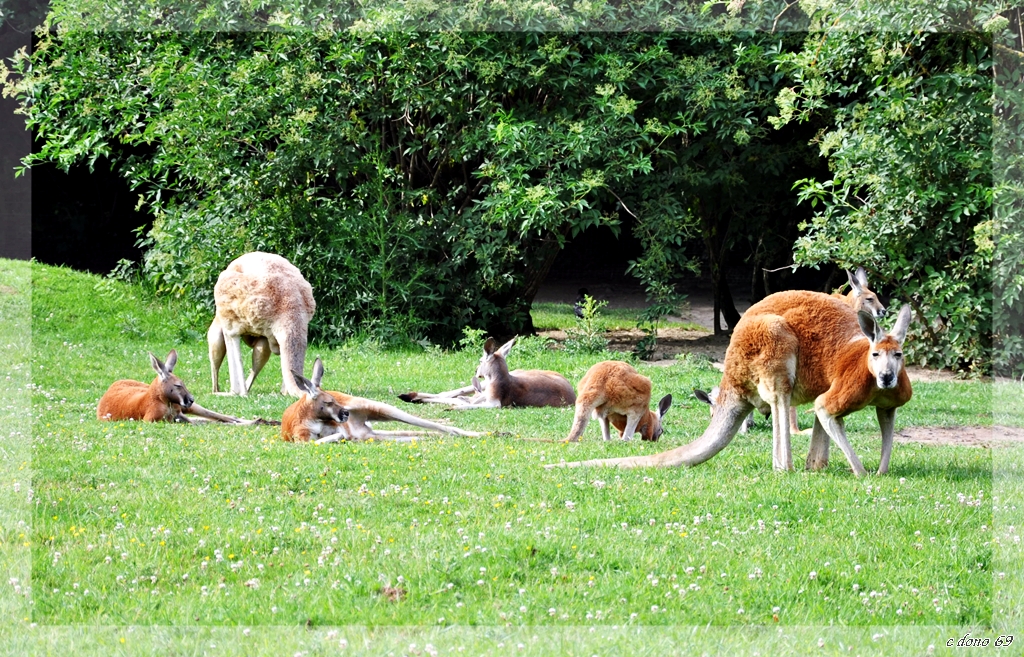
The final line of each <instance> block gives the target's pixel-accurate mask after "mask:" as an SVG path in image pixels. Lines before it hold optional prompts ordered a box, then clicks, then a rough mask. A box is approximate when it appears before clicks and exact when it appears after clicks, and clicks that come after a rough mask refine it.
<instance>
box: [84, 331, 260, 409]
mask: <svg viewBox="0 0 1024 657" xmlns="http://www.w3.org/2000/svg"><path fill="white" fill-rule="evenodd" d="M149 362H150V364H151V365H152V366H153V369H154V370H156V378H155V379H153V382H152V383H143V382H142V381H132V380H130V379H122V380H120V381H114V382H113V383H112V384H110V387H109V388H107V391H106V392H105V393H103V396H102V397H100V403H99V406H97V408H96V418H97V419H100V420H145V421H146V422H201V421H210V422H225V423H228V424H266V422H265V421H264V420H259V419H256V420H242V419H240V418H237V417H232V416H230V415H221V414H220V413H214V412H213V411H209V410H207V409H205V408H203V407H202V406H200V405H199V404H197V403H195V398H194V397H193V396H192V394H191V393H189V391H188V390H187V389H186V388H185V384H184V382H182V380H181V379H179V378H178V377H177V376H175V375H174V374H173V373H172V370H173V369H174V366H175V364H176V363H177V362H178V352H177V351H175V350H174V349H171V353H169V354H167V362H166V363H164V362H162V361H161V360H160V359H159V358H157V357H156V356H154V355H153V354H150V355H149ZM186 413H187V414H189V415H196V416H198V418H202V419H201V420H200V419H192V418H188V417H185V414H186Z"/></svg>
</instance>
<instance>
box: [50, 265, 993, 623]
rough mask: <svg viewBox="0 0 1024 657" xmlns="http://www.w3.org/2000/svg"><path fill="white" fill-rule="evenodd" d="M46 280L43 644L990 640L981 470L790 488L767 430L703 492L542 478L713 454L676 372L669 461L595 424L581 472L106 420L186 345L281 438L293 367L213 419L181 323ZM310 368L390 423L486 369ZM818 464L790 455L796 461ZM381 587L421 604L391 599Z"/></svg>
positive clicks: (339, 364)
mask: <svg viewBox="0 0 1024 657" xmlns="http://www.w3.org/2000/svg"><path fill="white" fill-rule="evenodd" d="M33 275H34V278H33V294H34V297H33V308H32V312H33V318H34V336H33V367H34V369H33V377H34V382H35V385H36V386H37V387H36V389H35V394H34V399H33V402H34V407H33V412H34V415H35V422H36V428H35V432H34V435H35V441H34V449H35V455H34V456H35V460H34V467H35V480H34V482H33V483H34V492H35V498H36V506H35V510H34V513H35V516H34V527H33V536H32V546H33V550H32V557H33V578H34V580H33V586H34V592H35V607H34V611H33V617H34V619H35V620H36V621H38V622H40V623H43V624H75V623H85V624H102V625H125V624H145V625H148V624H158V625H188V624H194V623H195V624H200V625H210V624H213V625H217V624H224V623H227V624H244V625H296V624H301V623H305V622H307V621H311V622H312V624H313V625H314V626H316V625H324V624H326V625H342V624H352V623H359V624H370V625H374V624H420V625H437V624H441V625H450V624H460V625H503V624H505V623H513V624H516V625H520V624H534V625H584V624H586V625H590V624H597V625H619V626H622V625H629V624H637V625H657V626H673V625H681V626H691V625H705V624H725V625H733V624H743V625H746V624H764V623H767V624H774V623H775V622H776V619H775V616H778V622H781V623H783V624H787V625H794V626H795V625H828V624H832V623H838V624H850V625H863V626H867V625H875V624H883V625H890V626H898V625H905V624H922V625H947V626H961V625H979V624H985V623H987V621H988V619H989V617H990V616H991V613H992V609H991V602H990V593H991V584H992V582H991V573H990V572H989V562H990V557H991V547H990V545H989V538H988V536H987V533H986V532H987V531H988V528H989V527H991V525H992V510H991V506H990V505H988V504H987V503H981V504H975V502H977V501H978V500H988V499H989V497H990V496H991V457H990V452H989V451H987V450H978V449H969V448H952V447H949V448H929V447H919V446H911V445H897V446H896V448H895V453H894V463H893V466H892V474H891V475H890V476H888V477H884V478H880V479H875V478H868V479H866V480H863V481H858V480H856V479H854V478H853V477H852V476H851V475H850V473H849V471H848V469H847V466H846V464H845V462H843V460H842V458H841V456H840V455H839V454H836V455H835V456H834V457H833V463H832V465H831V466H830V467H829V469H828V470H827V471H825V472H822V473H813V474H811V473H804V472H797V473H794V474H791V475H784V476H779V475H776V474H774V473H773V472H772V471H771V461H770V432H769V428H768V426H767V425H766V424H765V423H764V422H761V423H760V424H759V425H758V427H757V428H756V429H755V430H754V431H753V432H752V433H751V434H749V435H748V436H741V437H737V438H736V439H735V440H734V441H733V443H732V445H730V446H729V447H728V448H727V449H726V450H725V451H724V452H723V453H722V454H721V455H720V456H718V457H717V458H716V459H714V460H713V461H711V462H710V463H708V464H706V465H704V466H702V467H699V468H695V469H693V470H688V471H630V472H617V471H610V470H586V471H553V472H549V471H545V470H543V469H542V468H540V467H538V466H539V464H541V463H543V462H549V461H552V460H558V459H561V458H567V459H576V458H581V457H582V458H589V457H595V456H604V455H609V456H611V455H625V454H630V453H636V452H638V451H640V452H650V451H653V450H655V449H665V448H668V447H671V446H673V445H676V444H679V443H681V442H685V441H687V440H690V439H692V438H693V437H695V436H697V435H698V434H699V433H700V432H701V431H702V430H703V428H704V427H705V426H706V422H707V417H706V408H705V407H703V406H701V405H699V404H698V403H696V402H695V401H691V400H690V398H688V396H687V391H688V390H689V389H690V388H692V387H694V386H696V385H701V386H709V385H713V384H714V382H715V381H716V379H717V378H718V376H719V375H718V374H717V373H716V372H714V371H713V370H698V369H692V368H688V367H684V366H682V365H677V366H673V367H669V368H645V369H644V370H643V371H644V372H645V373H646V374H648V375H649V376H651V377H652V379H653V380H654V388H655V393H656V394H657V395H660V394H662V393H663V392H666V391H667V392H673V393H674V394H676V397H677V400H678V403H677V406H676V407H675V408H673V410H672V411H671V413H670V414H669V416H668V417H667V418H666V421H667V422H666V424H667V433H666V435H665V436H664V437H663V439H662V443H661V444H660V445H658V446H657V447H655V446H651V445H647V444H639V443H637V442H630V443H626V444H623V443H618V442H615V443H612V444H604V443H603V442H602V441H600V440H599V439H598V437H597V436H598V435H599V434H598V431H597V428H596V427H589V428H588V434H587V436H586V440H585V442H584V443H582V444H581V445H578V446H568V447H567V446H562V445H556V444H545V443H527V442H523V441H521V440H518V439H517V438H515V437H502V436H491V437H487V438H482V439H462V438H460V439H455V440H453V439H451V438H444V439H436V440H429V441H422V442H419V443H416V444H412V445H394V444H392V445H388V444H381V443H371V444H356V445H341V446H329V447H313V446H302V445H289V444H284V443H281V442H280V441H279V440H277V438H276V434H275V431H274V429H273V428H272V427H253V428H250V427H189V426H177V425H143V424H137V423H101V422H98V421H96V420H95V403H96V401H97V400H98V398H99V396H100V395H101V394H102V392H103V390H105V388H106V386H107V385H108V384H109V383H110V382H111V381H113V380H115V379H117V378H137V379H142V380H147V381H148V380H150V378H151V376H152V371H151V370H149V369H148V365H147V359H146V356H145V354H146V352H147V351H154V352H156V353H158V354H160V355H161V356H163V355H165V354H166V352H167V350H169V349H170V348H171V347H172V346H174V347H177V348H178V351H179V355H180V357H179V365H178V368H177V370H176V373H178V374H180V375H181V376H182V377H183V378H184V379H185V381H186V383H188V384H189V385H190V388H191V390H192V392H193V393H195V394H197V396H198V398H199V400H200V402H201V403H203V404H204V405H206V406H207V407H213V408H214V409H216V410H221V411H226V412H230V413H237V414H241V415H245V416H252V415H256V414H258V415H262V416H264V417H274V416H278V415H279V414H280V412H281V411H282V410H283V409H284V408H285V407H286V406H287V404H288V403H289V400H288V399H286V398H284V397H281V396H280V395H277V394H274V391H275V390H276V389H277V386H278V385H279V382H280V379H279V376H280V375H279V373H278V370H277V367H278V365H277V363H278V361H277V359H276V358H275V359H273V360H272V362H271V363H270V365H269V366H268V368H267V370H266V372H265V373H264V374H263V375H262V376H261V377H260V379H259V380H258V381H257V384H256V387H255V394H254V395H253V396H252V397H250V398H248V399H233V398H223V397H212V396H210V395H209V394H203V393H205V392H206V391H207V390H208V385H209V382H208V377H209V374H208V365H207V363H206V355H205V344H204V343H202V342H199V341H195V340H193V341H190V342H182V341H181V339H180V337H181V336H182V335H186V334H187V332H186V331H182V330H180V329H176V328H175V326H174V319H173V318H174V317H176V316H180V315H181V312H180V311H181V309H182V308H183V306H177V305H174V304H172V303H169V302H164V301H159V302H152V301H146V300H143V299H142V297H141V296H140V295H139V293H138V292H137V291H136V290H133V289H131V288H129V287H126V286H122V285H120V284H116V285H112V286H110V285H103V286H100V287H101V290H102V293H100V292H99V291H97V289H96V287H97V279H96V278H94V277H91V276H87V275H83V274H78V273H74V272H69V271H67V270H57V269H54V268H49V267H43V266H34V267H33ZM311 353H319V354H321V355H323V356H324V358H325V362H326V366H327V377H326V382H327V383H328V384H329V385H330V386H331V387H334V388H337V389H341V390H345V391H347V392H351V393H355V394H360V395H365V396H369V397H374V398H377V399H381V400H385V401H387V400H393V399H394V396H393V395H394V393H396V392H401V391H403V390H406V389H416V388H419V389H427V390H440V389H447V388H450V387H455V386H457V385H462V383H463V381H465V380H466V379H467V378H468V375H469V373H470V372H471V371H472V369H473V367H474V363H475V360H476V357H477V356H476V354H437V353H422V352H421V353H389V352H384V353H379V352H375V351H373V350H367V349H365V348H360V347H359V346H358V345H354V346H352V347H349V348H346V349H341V350H336V351H325V350H319V349H316V348H315V346H314V348H313V349H311ZM512 360H513V362H512V365H513V366H514V367H544V368H548V369H555V370H559V371H561V372H563V373H565V374H566V375H567V376H568V377H569V378H570V379H572V380H578V378H579V377H580V376H582V374H583V372H585V371H586V369H587V367H589V365H591V364H592V363H593V362H594V361H595V360H597V357H586V356H579V357H570V356H566V355H564V354H560V353H552V352H541V351H536V350H534V351H532V352H531V350H530V349H526V350H523V351H521V352H517V351H514V352H513V357H512ZM224 374H225V376H226V372H225V373H224ZM990 395H991V390H990V389H989V387H988V386H986V385H983V384H977V383H972V384H966V383H948V384H927V385H925V384H921V385H918V386H916V387H915V398H914V400H913V402H911V405H910V406H909V407H908V408H907V409H905V410H904V411H901V413H900V415H899V417H898V418H897V426H898V427H899V426H906V425H909V424H950V425H959V424H985V423H990V422H991V411H990V407H991V406H990V404H991V402H990ZM398 403H400V402H398ZM414 410H415V411H416V412H418V413H420V414H422V415H424V416H430V417H440V418H448V419H450V420H451V421H453V422H457V423H458V424H459V426H463V427H465V428H471V429H479V430H495V431H503V432H511V433H512V434H514V435H516V436H529V437H535V438H551V439H557V438H561V437H563V436H564V434H565V433H566V431H567V430H568V426H569V423H570V420H571V411H570V410H568V409H566V410H550V409H549V410H543V409H523V410H514V411H510V410H502V411H493V410H491V411H469V412H462V413H453V412H445V411H443V410H441V409H438V408H430V407H422V406H420V407H415V409H414ZM802 418H806V416H802ZM803 422H804V423H805V424H806V419H804V420H803ZM847 426H848V429H849V430H850V432H851V435H852V438H853V443H854V446H855V448H856V449H857V451H858V453H859V454H860V455H861V457H862V459H863V460H864V462H865V466H866V467H868V468H869V469H870V468H871V467H872V465H877V460H878V449H879V441H878V439H877V436H876V435H875V432H876V431H877V427H876V426H875V425H874V420H873V414H871V413H861V414H858V415H856V416H853V417H852V418H850V420H849V422H848V424H847ZM806 447H807V439H806V437H798V438H796V439H795V440H794V450H795V453H796V454H797V455H798V457H799V455H800V454H801V453H802V452H806ZM836 457H838V458H836ZM570 502H571V504H569V503H570ZM812 572H813V573H815V575H814V577H813V579H812V577H811V573H812ZM385 585H390V586H394V587H398V588H401V589H403V590H404V591H405V592H406V595H405V597H404V599H403V600H402V601H401V602H397V603H395V602H389V601H387V600H386V599H385V598H384V597H383V596H382V595H380V591H381V589H382V587H383V586H385ZM86 591H88V593H86ZM776 607H777V608H778V609H777V610H776V609H775V608H776ZM741 610H742V611H741ZM442 619H443V620H442ZM950 636H951V635H950ZM716 640H721V639H716Z"/></svg>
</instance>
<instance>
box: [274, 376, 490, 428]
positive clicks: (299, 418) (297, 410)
mask: <svg viewBox="0 0 1024 657" xmlns="http://www.w3.org/2000/svg"><path fill="white" fill-rule="evenodd" d="M294 374H295V380H296V381H297V382H298V383H299V384H300V385H301V386H302V389H303V392H304V393H305V395H304V396H303V397H302V398H301V399H300V400H299V401H297V402H295V403H293V404H292V405H291V406H289V407H288V408H287V409H285V413H284V417H282V418H281V437H282V438H283V439H284V440H315V441H316V442H317V443H330V442H338V441H341V440H367V439H369V438H381V437H386V436H391V437H396V438H399V437H406V436H417V435H423V434H424V433H426V432H415V431H380V430H377V429H374V428H372V427H371V426H370V425H369V422H389V421H390V422H404V423H406V424H411V425H413V426H417V427H423V428H425V429H430V430H431V431H432V432H442V433H448V434H453V435H457V436H483V435H485V434H483V433H478V432H475V431H464V430H463V429H458V428H456V427H448V426H445V425H443V424H438V423H436V422H431V421H430V420H424V419H423V418H419V417H416V416H415V415H411V414H409V413H406V412H405V411H401V410H399V409H397V408H395V407H394V406H390V405H388V404H383V403H381V402H378V401H373V400H372V399H366V398H364V397H353V396H352V395H346V394H345V393H342V392H333V391H323V390H321V388H320V382H321V380H322V379H323V376H324V364H323V361H321V360H320V359H319V358H317V359H316V361H314V363H313V378H312V379H311V380H310V379H306V378H305V377H303V376H302V375H301V374H299V373H298V372H295V373H294ZM322 395H329V396H330V397H332V398H333V399H334V402H335V404H336V407H337V408H339V409H343V410H344V411H346V412H347V415H348V417H347V419H345V420H341V421H340V422H339V421H334V422H333V423H331V422H324V423H323V424H321V425H317V424H316V421H317V420H316V418H315V416H313V415H311V413H310V411H309V410H308V409H309V407H310V406H309V402H308V401H307V400H308V399H319V398H320V397H321V396H322ZM314 429H315V431H314Z"/></svg>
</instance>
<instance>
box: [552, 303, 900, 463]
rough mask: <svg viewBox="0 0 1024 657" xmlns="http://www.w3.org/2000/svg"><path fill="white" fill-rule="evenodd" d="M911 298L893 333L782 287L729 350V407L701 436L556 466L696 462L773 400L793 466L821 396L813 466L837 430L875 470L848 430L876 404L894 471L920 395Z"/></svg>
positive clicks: (781, 455)
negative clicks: (911, 371) (649, 452)
mask: <svg viewBox="0 0 1024 657" xmlns="http://www.w3.org/2000/svg"><path fill="white" fill-rule="evenodd" d="M910 317H911V315H910V306H907V305H905V306H903V308H902V309H901V310H900V312H899V316H898V317H897V319H896V324H895V326H894V327H893V330H892V332H890V333H889V334H888V335H887V334H886V333H885V331H883V330H882V328H881V327H880V326H879V325H878V324H877V323H875V320H874V318H873V317H872V315H871V313H869V312H867V311H865V310H861V311H859V312H858V313H857V315H856V316H853V315H852V314H851V313H850V312H849V307H848V306H847V305H846V304H845V303H844V302H843V301H841V300H839V299H836V298H834V297H831V296H829V295H826V294H821V293H817V292H806V291H789V292H779V293H776V294H772V295H770V296H768V297H765V298H764V299H762V300H761V301H759V302H758V303H756V304H754V305H753V306H751V307H750V309H748V310H747V312H746V313H745V314H744V315H743V317H742V319H740V321H739V322H738V323H737V324H736V329H735V331H734V332H733V336H732V339H731V340H730V342H729V348H728V350H727V351H726V354H725V373H724V375H723V376H722V383H721V386H720V387H721V395H720V397H719V407H720V410H718V411H717V412H716V413H715V415H714V417H713V418H712V420H711V424H710V426H709V427H708V428H707V430H706V431H705V432H704V434H703V435H702V436H701V437H700V438H698V439H697V440H695V441H693V442H691V443H688V444H686V445H682V446H680V447H677V448H675V449H672V450H669V451H667V452H662V453H661V454H656V455H653V456H634V457H626V458H617V459H595V460H590V461H582V462H575V463H564V464H553V465H551V466H547V467H559V466H569V467H576V466H581V465H616V466H619V467H623V468H632V467H641V466H662V467H664V466H680V465H686V466H693V465H698V464H700V463H703V462H704V461H707V460H708V459H710V458H712V457H713V456H715V455H716V454H718V452H720V451H721V450H722V449H723V448H724V447H725V446H726V445H728V444H729V442H730V441H731V440H732V439H733V436H735V435H736V432H737V431H738V430H739V427H740V424H741V423H742V422H743V420H744V418H746V416H747V415H748V414H749V413H750V411H751V409H752V408H755V407H759V406H761V404H762V403H764V402H765V401H767V403H768V404H769V406H770V407H771V414H772V435H773V442H772V461H773V465H774V467H775V469H776V470H792V469H793V459H792V452H791V451H790V441H789V423H788V422H787V421H786V420H785V419H783V418H787V417H788V415H789V408H790V406H791V405H792V404H799V403H806V402H810V401H813V402H814V412H815V421H814V429H813V432H812V435H811V445H810V450H809V453H808V455H807V463H806V467H807V469H809V470H818V469H821V468H824V467H825V466H826V465H827V464H828V446H829V445H828V440H829V437H831V438H832V440H834V441H836V444H837V445H839V448H840V449H841V450H842V451H843V454H844V455H845V456H846V458H847V460H848V461H849V462H850V466H851V467H852V468H853V472H854V474H856V475H857V476H858V477H859V476H862V475H864V474H866V471H865V470H864V466H863V465H861V462H860V460H859V459H858V458H857V455H856V454H855V453H854V451H853V448H852V447H851V446H850V442H849V441H848V440H847V438H846V431H845V428H844V426H843V418H844V417H846V416H847V415H849V414H850V413H853V412H854V411H858V410H860V409H862V408H864V407H866V406H874V407H876V414H877V417H878V423H879V427H880V428H881V432H882V457H881V461H880V464H879V467H878V474H884V473H886V472H888V469H889V459H890V455H891V453H892V437H893V425H894V422H895V418H896V409H897V408H898V407H900V406H902V405H904V404H906V403H907V402H908V401H909V400H910V398H911V395H912V391H911V386H910V379H909V378H908V377H907V373H906V370H905V369H904V367H903V352H902V343H903V340H904V339H905V338H906V333H907V328H908V326H909V325H910Z"/></svg>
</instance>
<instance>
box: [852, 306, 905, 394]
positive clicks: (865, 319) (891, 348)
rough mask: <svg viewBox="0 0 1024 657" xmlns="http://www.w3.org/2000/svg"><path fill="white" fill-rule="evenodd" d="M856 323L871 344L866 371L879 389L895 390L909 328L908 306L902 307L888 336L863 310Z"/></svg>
mask: <svg viewBox="0 0 1024 657" xmlns="http://www.w3.org/2000/svg"><path fill="white" fill-rule="evenodd" d="M857 321H858V322H859V323H860V330H861V331H863V332H864V335H866V336H867V337H868V340H869V341H870V343H871V347H870V349H869V350H868V371H870V372H871V374H872V375H873V376H874V377H875V383H876V384H877V385H878V387H879V388H882V389H886V388H895V387H896V384H897V383H898V381H899V375H900V370H902V369H903V340H904V339H905V338H906V337H907V327H908V326H910V306H909V305H904V306H903V307H902V308H900V313H899V315H897V316H896V324H895V325H894V326H893V327H892V332H890V333H889V334H886V333H885V330H884V329H883V328H882V327H881V326H880V325H879V324H878V323H877V322H875V320H874V318H873V317H872V316H871V314H870V313H869V312H867V311H865V310H861V311H859V312H858V313H857Z"/></svg>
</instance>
